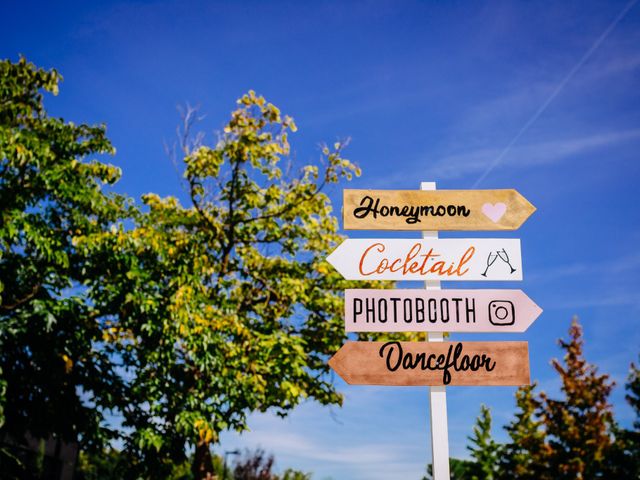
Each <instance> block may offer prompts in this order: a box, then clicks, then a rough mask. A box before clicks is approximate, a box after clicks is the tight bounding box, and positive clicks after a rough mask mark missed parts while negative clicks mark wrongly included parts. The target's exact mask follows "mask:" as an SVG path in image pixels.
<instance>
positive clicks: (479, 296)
mask: <svg viewBox="0 0 640 480" xmlns="http://www.w3.org/2000/svg"><path fill="white" fill-rule="evenodd" d="M534 211H535V207H534V206H533V205H531V203H529V202H528V201H527V200H526V199H525V198H524V197H523V196H522V195H520V194H519V193H518V192H517V191H515V190H438V191H436V190H435V183H428V182H424V183H423V184H422V190H345V191H344V206H343V222H344V228H345V229H346V230H421V231H422V232H423V238H422V239H395V238H394V239H375V238H373V239H370V238H364V239H362V238H359V239H347V240H345V241H344V242H342V243H341V244H340V245H339V246H338V247H337V248H336V249H335V250H334V251H333V252H332V253H331V255H329V257H327V261H328V262H329V263H331V265H333V266H334V268H335V269H336V270H337V271H338V272H340V274H341V275H342V276H343V277H344V278H345V279H347V280H422V281H424V282H425V286H426V290H425V289H398V290H370V289H350V290H346V291H345V312H344V325H345V331H346V332H426V333H427V339H428V341H427V342H399V341H388V342H347V343H346V344H345V345H343V346H342V347H341V348H340V350H339V351H338V352H337V353H336V354H335V355H334V356H333V357H331V359H330V360H329V365H330V366H331V368H332V369H333V370H334V371H335V372H336V373H337V374H338V375H340V377H342V378H343V379H344V380H345V381H346V382H347V383H349V384H354V385H403V386H407V385H408V386H413V385H428V386H429V387H430V392H429V398H430V407H429V408H430V413H431V415H430V417H431V448H432V453H433V478H434V480H445V479H446V480H448V479H449V446H448V442H449V440H448V426H447V408H446V390H445V387H446V386H455V385H512V386H519V385H529V383H530V378H529V347H528V344H527V342H444V341H443V332H467V333H474V332H476V333H479V332H490V333H500V332H503V333H511V332H524V331H525V330H526V329H527V328H529V326H530V325H531V324H532V323H533V322H534V321H535V320H536V318H537V317H538V316H539V315H540V313H541V312H542V310H541V309H540V307H538V306H537V305H536V304H535V303H534V302H533V301H532V300H531V299H530V298H529V297H528V296H527V295H525V294H524V293H523V292H522V291H521V290H490V289H487V290H475V289H474V290H455V289H453V290H440V282H441V281H456V280H457V281H467V280H469V281H517V280H522V275H523V273H522V255H521V252H520V240H519V239H511V238H447V239H439V238H438V233H437V231H438V230H465V231H466V230H515V229H517V228H519V227H520V226H521V225H522V224H523V223H524V222H525V221H526V220H527V218H529V216H530V215H531V214H532V213H533V212H534Z"/></svg>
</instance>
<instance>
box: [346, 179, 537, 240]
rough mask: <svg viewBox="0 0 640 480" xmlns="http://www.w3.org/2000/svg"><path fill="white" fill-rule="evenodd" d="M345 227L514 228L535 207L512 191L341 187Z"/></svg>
mask: <svg viewBox="0 0 640 480" xmlns="http://www.w3.org/2000/svg"><path fill="white" fill-rule="evenodd" d="M343 195H344V206H343V211H342V214H343V224H344V228H345V230H516V229H517V228H519V227H520V226H521V225H522V224H523V223H524V222H525V220H526V219H527V218H529V216H530V215H531V214H532V213H533V212H535V210H536V208H535V207H534V206H533V205H531V203H529V202H528V201H527V199H526V198H524V197H523V196H522V195H520V193H518V192H517V191H516V190H432V191H428V190H349V189H346V190H344V194H343Z"/></svg>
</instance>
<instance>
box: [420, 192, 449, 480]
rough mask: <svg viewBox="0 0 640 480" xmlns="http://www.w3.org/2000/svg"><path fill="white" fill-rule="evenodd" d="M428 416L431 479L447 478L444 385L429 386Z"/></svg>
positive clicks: (435, 286)
mask: <svg viewBox="0 0 640 480" xmlns="http://www.w3.org/2000/svg"><path fill="white" fill-rule="evenodd" d="M420 189H421V190H435V189H436V182H422V183H421V184H420ZM422 238H438V232H433V231H423V232H422ZM424 286H425V288H426V289H427V290H440V281H439V280H427V281H425V282H424ZM427 341H429V342H442V341H443V335H442V333H427ZM429 416H430V418H431V458H432V465H433V480H449V479H450V478H451V476H450V474H449V430H448V426H447V390H446V387H444V386H442V387H429Z"/></svg>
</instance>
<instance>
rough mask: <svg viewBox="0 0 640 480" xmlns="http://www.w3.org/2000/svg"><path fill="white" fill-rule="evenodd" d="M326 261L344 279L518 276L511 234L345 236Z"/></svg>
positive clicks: (516, 242) (517, 242)
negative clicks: (415, 237) (403, 237)
mask: <svg viewBox="0 0 640 480" xmlns="http://www.w3.org/2000/svg"><path fill="white" fill-rule="evenodd" d="M327 261H328V262H329V263H331V265H333V266H334V268H335V269H336V270H338V271H339V272H340V273H341V274H342V276H343V277H344V278H346V279H347V280H479V281H486V280H522V259H521V255H520V240H518V239H510V238H471V239H458V238H447V239H428V240H427V239H425V240H400V239H379V240H377V239H361V238H359V239H347V240H345V241H344V242H342V243H341V244H340V246H339V247H338V248H337V249H336V250H334V251H333V253H331V255H329V256H328V257H327Z"/></svg>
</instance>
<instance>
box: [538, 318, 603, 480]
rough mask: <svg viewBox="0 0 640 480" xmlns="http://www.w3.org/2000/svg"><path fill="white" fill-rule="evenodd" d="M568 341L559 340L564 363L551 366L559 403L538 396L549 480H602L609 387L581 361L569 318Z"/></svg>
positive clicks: (577, 330) (577, 332) (577, 329)
mask: <svg viewBox="0 0 640 480" xmlns="http://www.w3.org/2000/svg"><path fill="white" fill-rule="evenodd" d="M569 335H570V339H569V341H564V340H562V339H561V340H560V341H559V344H560V346H561V348H562V349H563V350H564V351H565V352H566V353H565V356H564V363H561V362H560V361H558V360H557V359H554V360H553V361H552V365H553V367H554V369H555V370H556V371H557V372H558V373H559V374H560V377H561V380H562V392H563V393H564V398H563V399H561V400H554V399H551V398H549V397H548V396H547V395H546V394H545V393H542V394H541V399H542V408H541V412H542V419H543V421H544V425H545V428H546V431H547V434H548V436H549V446H550V452H549V472H552V474H553V478H554V479H558V480H561V479H567V480H569V479H571V480H575V479H592V478H602V476H603V475H604V474H605V472H606V471H607V468H606V457H607V455H608V454H610V453H611V452H612V450H613V449H612V436H611V430H612V427H613V413H612V407H611V404H610V403H609V401H608V398H609V395H610V393H611V390H612V388H613V385H614V382H613V381H611V380H610V379H609V376H608V375H606V374H602V375H599V374H598V371H597V368H596V367H595V366H593V365H591V364H589V363H587V361H586V360H585V358H584V354H583V344H584V341H583V338H582V328H581V326H580V325H579V323H578V321H577V319H576V318H574V320H573V322H572V324H571V327H570V329H569Z"/></svg>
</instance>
